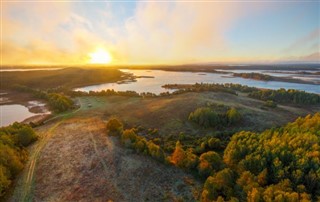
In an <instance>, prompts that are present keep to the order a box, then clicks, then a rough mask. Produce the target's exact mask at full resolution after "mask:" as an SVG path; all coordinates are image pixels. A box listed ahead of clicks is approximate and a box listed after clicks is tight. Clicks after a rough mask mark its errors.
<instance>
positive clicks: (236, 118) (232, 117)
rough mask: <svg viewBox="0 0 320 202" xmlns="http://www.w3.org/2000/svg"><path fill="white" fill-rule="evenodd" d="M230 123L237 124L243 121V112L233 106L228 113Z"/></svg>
mask: <svg viewBox="0 0 320 202" xmlns="http://www.w3.org/2000/svg"><path fill="white" fill-rule="evenodd" d="M226 115H227V118H228V122H229V124H236V123H239V122H240V121H241V114H240V113H239V112H238V111H237V110H236V109H235V108H231V109H229V110H228V111H227V113H226Z"/></svg>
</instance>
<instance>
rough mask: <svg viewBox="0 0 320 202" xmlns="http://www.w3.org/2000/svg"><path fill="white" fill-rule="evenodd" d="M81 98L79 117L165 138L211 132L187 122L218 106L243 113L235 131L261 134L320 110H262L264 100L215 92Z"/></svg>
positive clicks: (291, 107)
mask: <svg viewBox="0 0 320 202" xmlns="http://www.w3.org/2000/svg"><path fill="white" fill-rule="evenodd" d="M79 99H80V101H81V103H82V106H83V110H82V111H81V112H80V113H79V116H100V117H102V118H103V119H105V120H106V119H107V118H108V117H110V116H116V117H117V118H119V119H120V120H122V121H123V122H124V123H125V124H126V125H127V127H128V128H130V127H134V126H143V127H145V128H158V129H159V132H160V134H163V135H165V136H166V135H171V134H172V135H177V134H178V133H179V132H186V133H189V134H192V135H204V134H205V133H207V132H208V131H212V129H209V130H203V129H202V128H200V127H197V126H195V125H193V124H191V123H190V122H189V121H188V116H189V114H190V113H191V112H193V111H194V110H195V109H196V108H198V107H204V106H210V105H219V104H220V105H221V104H223V105H225V106H229V107H235V108H237V109H238V110H239V112H240V113H241V114H243V116H244V121H243V122H242V123H241V124H239V125H236V126H234V128H233V129H237V128H238V129H239V130H258V131H262V130H264V129H266V128H271V127H275V126H281V125H284V124H286V123H288V122H290V121H293V120H295V119H296V118H297V117H299V116H305V115H306V114H308V113H314V112H316V111H319V110H320V106H310V107H296V106H284V105H278V107H277V108H274V109H271V108H270V109H268V110H264V109H261V107H262V106H263V105H264V102H263V101H259V100H255V99H251V98H248V97H246V96H244V94H240V95H239V96H236V95H232V94H228V93H214V92H204V93H185V94H180V95H172V96H168V97H159V98H138V97H122V96H111V97H80V98H79ZM229 129H232V128H229Z"/></svg>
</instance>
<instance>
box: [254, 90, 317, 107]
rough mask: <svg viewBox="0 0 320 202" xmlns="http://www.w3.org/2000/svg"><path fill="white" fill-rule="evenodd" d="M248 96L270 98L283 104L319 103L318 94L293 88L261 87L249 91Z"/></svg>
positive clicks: (262, 98)
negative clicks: (270, 88) (274, 88)
mask: <svg viewBox="0 0 320 202" xmlns="http://www.w3.org/2000/svg"><path fill="white" fill-rule="evenodd" d="M248 96H249V97H251V98H255V99H259V100H265V101H267V100H272V101H274V102H278V103H285V104H319V103H320V95H318V94H314V93H307V92H305V91H299V90H294V89H289V90H285V89H283V88H281V89H279V90H269V89H261V90H258V91H253V92H250V93H249V95H248Z"/></svg>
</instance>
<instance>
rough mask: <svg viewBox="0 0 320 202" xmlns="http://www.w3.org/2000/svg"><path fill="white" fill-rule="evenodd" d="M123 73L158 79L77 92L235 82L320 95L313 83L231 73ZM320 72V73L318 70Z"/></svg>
mask: <svg viewBox="0 0 320 202" xmlns="http://www.w3.org/2000/svg"><path fill="white" fill-rule="evenodd" d="M121 71H123V72H126V73H130V74H133V75H135V76H138V77H139V76H145V77H154V78H137V79H136V82H128V83H122V84H120V83H105V84H99V85H92V86H86V87H81V88H76V89H75V90H76V91H85V92H89V91H101V90H107V89H114V90H115V91H127V90H130V91H136V92H138V93H142V92H150V93H155V94H159V93H161V92H172V91H174V90H168V89H165V88H162V87H161V86H163V85H165V84H195V83H220V84H224V83H235V84H242V85H248V86H252V87H257V88H268V89H279V88H285V89H297V90H303V91H306V92H312V93H318V94H320V85H312V84H299V83H288V82H279V81H257V80H253V79H244V78H238V77H232V73H230V74H217V73H207V72H172V71H163V70H131V69H130V70H129V69H121ZM227 71H230V72H257V73H268V74H269V75H272V76H284V77H286V76H289V77H292V78H294V77H302V78H303V79H306V80H308V79H309V80H312V81H320V76H319V75H300V74H295V72H294V71H292V73H290V72H289V73H288V72H271V71H265V70H227ZM317 71H319V70H317Z"/></svg>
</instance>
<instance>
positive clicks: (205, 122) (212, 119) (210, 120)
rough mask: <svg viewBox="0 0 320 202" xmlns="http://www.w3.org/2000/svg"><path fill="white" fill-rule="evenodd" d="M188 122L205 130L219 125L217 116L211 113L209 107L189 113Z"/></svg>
mask: <svg viewBox="0 0 320 202" xmlns="http://www.w3.org/2000/svg"><path fill="white" fill-rule="evenodd" d="M189 120H190V121H193V122H195V123H197V124H199V125H200V126H203V127H205V128H208V127H215V126H218V124H219V123H220V119H219V116H218V114H217V113H215V112H214V111H212V110H211V109H210V108H209V107H202V108H198V109H196V110H195V111H194V112H191V113H190V115H189Z"/></svg>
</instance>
